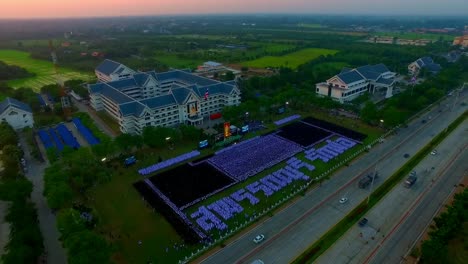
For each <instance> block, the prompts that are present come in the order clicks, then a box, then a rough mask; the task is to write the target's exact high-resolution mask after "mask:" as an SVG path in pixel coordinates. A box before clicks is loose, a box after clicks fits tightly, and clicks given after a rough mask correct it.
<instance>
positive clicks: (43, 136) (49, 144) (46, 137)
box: [37, 129, 54, 149]
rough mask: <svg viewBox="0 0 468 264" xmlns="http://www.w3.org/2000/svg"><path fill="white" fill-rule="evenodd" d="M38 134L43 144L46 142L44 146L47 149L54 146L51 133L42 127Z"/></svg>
mask: <svg viewBox="0 0 468 264" xmlns="http://www.w3.org/2000/svg"><path fill="white" fill-rule="evenodd" d="M37 134H38V135H39V138H40V139H41V141H42V144H44V147H45V148H46V149H49V148H51V147H53V146H54V144H53V143H52V140H51V138H50V135H49V134H48V133H47V132H46V131H44V130H42V129H41V130H39V132H37Z"/></svg>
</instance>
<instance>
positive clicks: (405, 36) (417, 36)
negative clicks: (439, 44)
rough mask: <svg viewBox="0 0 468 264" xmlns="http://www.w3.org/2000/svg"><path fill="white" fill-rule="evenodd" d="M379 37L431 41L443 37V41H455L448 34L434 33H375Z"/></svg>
mask: <svg viewBox="0 0 468 264" xmlns="http://www.w3.org/2000/svg"><path fill="white" fill-rule="evenodd" d="M372 34H374V35H377V36H385V37H398V38H400V39H430V40H439V38H441V37H442V39H443V40H447V41H448V40H450V41H452V40H453V37H454V36H452V35H447V34H433V33H415V32H375V33H372Z"/></svg>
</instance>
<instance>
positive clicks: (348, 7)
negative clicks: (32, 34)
mask: <svg viewBox="0 0 468 264" xmlns="http://www.w3.org/2000/svg"><path fill="white" fill-rule="evenodd" d="M3 1H4V3H2V8H1V9H0V18H1V19H38V18H40V19H44V18H82V17H118V16H158V15H203V14H207V15H216V14H220V15H221V14H223V15H230V14H231V15H242V14H301V15H307V14H310V15H320V14H329V15H386V16H398V15H418V16H463V15H468V1H466V0H446V1H440V0H413V1H411V2H407V0H328V1H326V2H325V1H323V0H288V1H284V0H237V1H236V2H233V1H223V0H196V1H192V0H171V1H168V0H100V1H95V0H81V1H73V2H64V0H41V1H37V0H3ZM422 7H423V8H422Z"/></svg>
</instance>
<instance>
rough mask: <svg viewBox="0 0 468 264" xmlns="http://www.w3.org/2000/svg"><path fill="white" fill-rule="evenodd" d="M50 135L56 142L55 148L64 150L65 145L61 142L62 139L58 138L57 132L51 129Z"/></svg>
mask: <svg viewBox="0 0 468 264" xmlns="http://www.w3.org/2000/svg"><path fill="white" fill-rule="evenodd" d="M49 134H50V135H51V136H52V139H53V140H54V143H55V146H56V147H57V149H58V150H59V151H62V150H63V143H62V141H60V138H59V137H58V136H57V133H55V130H54V129H53V128H49Z"/></svg>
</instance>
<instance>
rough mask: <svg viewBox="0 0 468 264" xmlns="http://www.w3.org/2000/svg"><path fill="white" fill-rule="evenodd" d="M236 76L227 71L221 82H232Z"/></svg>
mask: <svg viewBox="0 0 468 264" xmlns="http://www.w3.org/2000/svg"><path fill="white" fill-rule="evenodd" d="M235 77H236V76H235V75H234V73H233V72H232V71H228V72H226V74H225V75H224V76H223V81H232V80H234V78H235Z"/></svg>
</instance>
